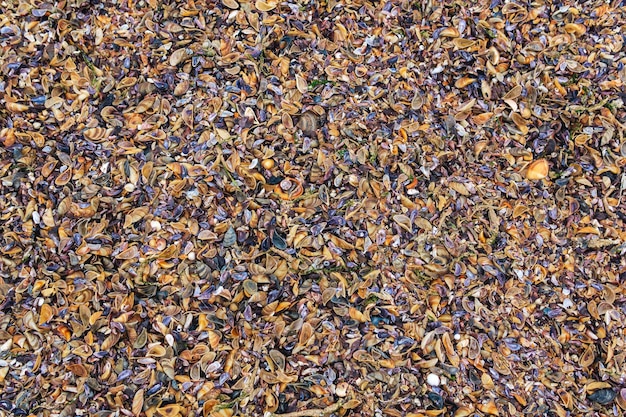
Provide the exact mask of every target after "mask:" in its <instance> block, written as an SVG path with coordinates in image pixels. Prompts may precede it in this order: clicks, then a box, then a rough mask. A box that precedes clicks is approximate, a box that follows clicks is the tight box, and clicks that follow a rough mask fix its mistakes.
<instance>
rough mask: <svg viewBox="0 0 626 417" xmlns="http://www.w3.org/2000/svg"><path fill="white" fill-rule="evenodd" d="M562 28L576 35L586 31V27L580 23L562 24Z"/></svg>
mask: <svg viewBox="0 0 626 417" xmlns="http://www.w3.org/2000/svg"><path fill="white" fill-rule="evenodd" d="M563 30H565V32H566V33H571V34H574V35H576V36H581V35H584V34H585V32H587V28H586V27H585V25H583V24H581V23H567V24H565V26H563Z"/></svg>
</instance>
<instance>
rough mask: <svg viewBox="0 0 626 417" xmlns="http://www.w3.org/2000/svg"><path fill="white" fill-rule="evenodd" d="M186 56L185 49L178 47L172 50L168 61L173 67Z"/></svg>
mask: <svg viewBox="0 0 626 417" xmlns="http://www.w3.org/2000/svg"><path fill="white" fill-rule="evenodd" d="M187 57H188V55H187V49H186V48H180V49H177V50H175V51H174V52H172V55H170V60H169V63H170V65H171V66H173V67H175V66H177V65H178V64H180V63H181V62H184V61H185V60H186V59H187Z"/></svg>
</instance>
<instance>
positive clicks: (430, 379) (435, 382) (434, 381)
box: [426, 374, 441, 387]
mask: <svg viewBox="0 0 626 417" xmlns="http://www.w3.org/2000/svg"><path fill="white" fill-rule="evenodd" d="M426 383H427V384H428V385H430V386H431V387H438V386H439V385H440V384H441V378H439V375H437V374H428V376H427V377H426Z"/></svg>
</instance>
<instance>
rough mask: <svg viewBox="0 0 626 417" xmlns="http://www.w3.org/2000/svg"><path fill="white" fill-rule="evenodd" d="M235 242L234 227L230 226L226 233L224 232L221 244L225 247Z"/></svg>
mask: <svg viewBox="0 0 626 417" xmlns="http://www.w3.org/2000/svg"><path fill="white" fill-rule="evenodd" d="M235 243H237V233H235V229H234V228H233V227H232V226H230V227H229V228H228V230H227V231H226V233H225V234H224V240H223V241H222V246H224V247H225V248H229V247H231V246H233V245H234V244H235Z"/></svg>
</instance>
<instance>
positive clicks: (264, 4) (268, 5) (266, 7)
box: [254, 0, 278, 12]
mask: <svg viewBox="0 0 626 417" xmlns="http://www.w3.org/2000/svg"><path fill="white" fill-rule="evenodd" d="M254 6H255V7H256V8H257V10H259V11H261V12H269V11H270V10H274V9H275V8H276V6H278V2H277V1H276V0H270V1H264V0H257V1H256V3H254Z"/></svg>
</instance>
